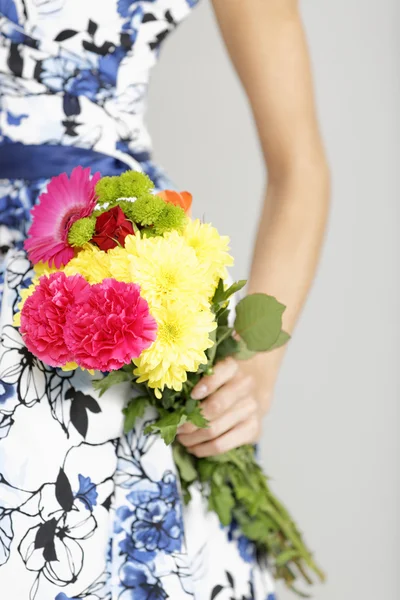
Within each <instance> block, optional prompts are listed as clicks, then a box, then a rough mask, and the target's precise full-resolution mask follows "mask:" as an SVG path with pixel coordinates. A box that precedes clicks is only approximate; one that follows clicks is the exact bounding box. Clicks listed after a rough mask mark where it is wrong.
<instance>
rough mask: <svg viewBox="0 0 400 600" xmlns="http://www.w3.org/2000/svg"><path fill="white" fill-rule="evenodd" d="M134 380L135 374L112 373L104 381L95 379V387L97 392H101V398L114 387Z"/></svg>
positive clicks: (120, 371)
mask: <svg viewBox="0 0 400 600" xmlns="http://www.w3.org/2000/svg"><path fill="white" fill-rule="evenodd" d="M132 379H133V372H132V373H129V372H126V371H122V370H119V371H111V373H109V374H108V375H106V376H105V377H103V379H94V380H93V382H92V383H93V387H94V389H95V390H97V391H98V392H100V396H102V395H103V394H104V392H106V391H107V390H108V389H109V388H110V387H111V386H112V385H117V384H118V383H122V382H123V381H131V380H132Z"/></svg>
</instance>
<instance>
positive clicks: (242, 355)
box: [235, 340, 257, 360]
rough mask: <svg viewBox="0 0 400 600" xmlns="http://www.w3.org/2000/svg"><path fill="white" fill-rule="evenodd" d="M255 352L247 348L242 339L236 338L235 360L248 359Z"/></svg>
mask: <svg viewBox="0 0 400 600" xmlns="http://www.w3.org/2000/svg"><path fill="white" fill-rule="evenodd" d="M256 354H257V352H253V351H252V350H249V349H248V348H247V346H246V344H245V342H244V341H243V340H238V344H237V347H236V352H235V358H236V360H249V359H250V358H252V357H253V356H255V355H256Z"/></svg>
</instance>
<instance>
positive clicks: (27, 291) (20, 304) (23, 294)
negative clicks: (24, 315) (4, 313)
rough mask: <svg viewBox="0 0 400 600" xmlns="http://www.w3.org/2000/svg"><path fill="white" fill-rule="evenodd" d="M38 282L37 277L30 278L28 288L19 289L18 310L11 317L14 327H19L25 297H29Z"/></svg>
mask: <svg viewBox="0 0 400 600" xmlns="http://www.w3.org/2000/svg"><path fill="white" fill-rule="evenodd" d="M35 270H36V269H35ZM38 283H39V279H37V278H36V277H35V278H34V279H32V283H31V285H30V286H29V287H28V288H25V289H22V290H20V292H19V295H20V297H21V300H20V301H19V302H18V305H17V308H18V312H17V313H15V315H14V318H13V324H14V327H21V310H22V309H23V306H24V304H25V302H26V300H27V298H29V296H32V294H33V292H34V291H35V290H36V287H37V285H38Z"/></svg>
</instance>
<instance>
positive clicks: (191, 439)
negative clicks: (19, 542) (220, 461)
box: [178, 396, 258, 448]
mask: <svg viewBox="0 0 400 600" xmlns="http://www.w3.org/2000/svg"><path fill="white" fill-rule="evenodd" d="M257 409H258V405H257V402H256V400H255V399H254V398H253V397H252V396H245V397H242V398H241V399H239V400H237V402H236V404H234V405H233V406H232V407H230V409H229V410H228V411H226V412H225V413H223V414H222V415H221V416H219V417H218V418H216V419H214V420H212V421H210V425H209V427H207V428H206V429H197V431H195V432H193V433H183V434H180V435H179V436H178V441H179V442H180V443H181V444H182V445H183V446H186V447H187V448H190V447H192V446H196V445H198V444H201V443H203V442H208V441H211V440H214V439H216V438H218V437H221V436H222V435H223V434H224V433H226V432H227V431H229V430H230V429H232V428H233V427H235V426H236V425H238V424H240V423H242V422H244V421H246V420H247V419H249V418H250V417H252V416H254V415H255V414H256V413H257Z"/></svg>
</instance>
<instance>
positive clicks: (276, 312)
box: [235, 294, 286, 352]
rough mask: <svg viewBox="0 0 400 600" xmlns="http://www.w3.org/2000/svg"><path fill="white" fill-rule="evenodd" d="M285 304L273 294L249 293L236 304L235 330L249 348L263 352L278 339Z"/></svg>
mask: <svg viewBox="0 0 400 600" xmlns="http://www.w3.org/2000/svg"><path fill="white" fill-rule="evenodd" d="M285 308H286V307H285V306H284V305H283V304H281V303H280V302H278V301H277V300H276V298H274V297H273V296H268V295H267V294H250V295H249V296H246V297H245V298H243V299H242V300H240V302H239V303H238V305H237V306H236V319H235V330H236V332H237V333H238V334H239V336H240V337H241V338H242V339H243V340H244V341H245V343H246V346H247V348H248V349H249V350H253V351H256V352H265V351H267V350H269V349H270V348H271V347H272V346H273V345H274V344H275V342H276V341H277V340H278V337H279V334H280V332H281V329H282V314H283V312H284V310H285Z"/></svg>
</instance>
